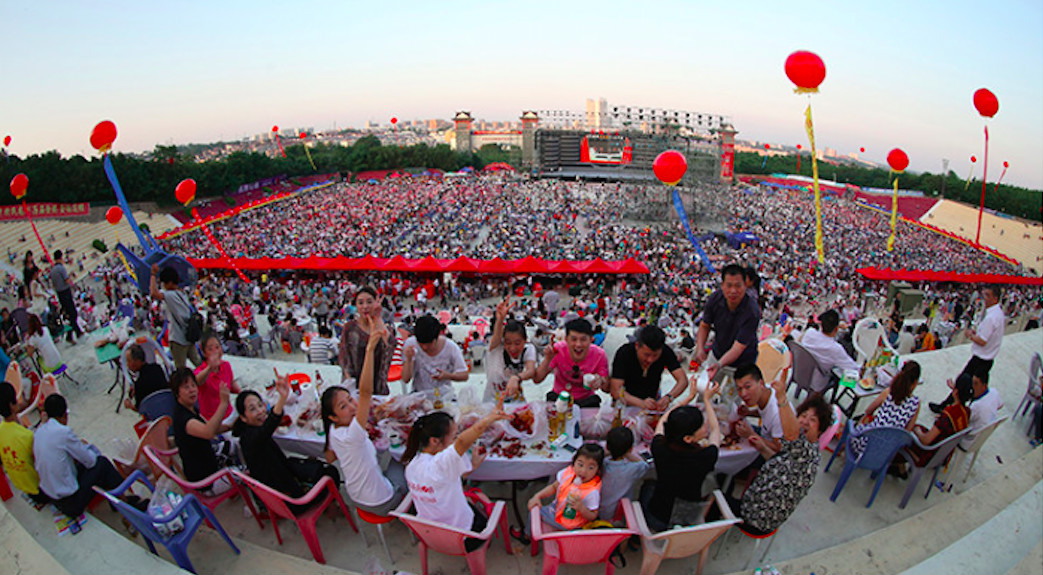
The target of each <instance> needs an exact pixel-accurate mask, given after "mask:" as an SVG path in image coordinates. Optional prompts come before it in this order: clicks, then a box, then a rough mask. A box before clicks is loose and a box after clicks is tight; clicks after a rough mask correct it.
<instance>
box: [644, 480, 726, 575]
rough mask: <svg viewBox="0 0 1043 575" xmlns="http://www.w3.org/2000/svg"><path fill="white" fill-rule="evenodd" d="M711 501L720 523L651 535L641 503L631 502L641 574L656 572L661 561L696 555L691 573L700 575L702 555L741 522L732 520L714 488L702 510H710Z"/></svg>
mask: <svg viewBox="0 0 1043 575" xmlns="http://www.w3.org/2000/svg"><path fill="white" fill-rule="evenodd" d="M714 502H715V503H716V504H717V507H718V508H720V510H721V519H720V520H718V521H712V522H710V523H703V524H701V525H694V526H692V527H681V528H678V529H669V530H667V531H661V532H659V533H652V531H651V530H650V529H649V528H648V525H647V524H646V523H645V515H644V513H643V512H642V511H641V504H640V503H639V502H637V501H634V502H633V503H632V504H631V505H633V508H634V515H633V517H634V521H635V523H636V524H637V525H636V528H637V531H638V534H639V535H640V536H641V543H642V548H643V550H644V554H643V556H642V558H641V575H653V574H654V573H655V572H656V570H657V569H659V564H660V563H661V562H662V561H663V559H681V558H684V557H691V556H692V555H695V554H698V555H699V563H698V566H697V567H696V570H695V573H696V575H700V574H701V573H702V572H703V566H704V565H705V564H706V558H707V553H706V552H707V550H709V548H710V545H712V544H713V542H714V541H716V540H717V538H719V537H720V536H721V535H723V534H724V533H725V532H726V531H728V529H729V528H731V526H732V525H735V524H736V523H741V522H742V519H739V518H737V517H735V514H734V513H732V510H731V508H729V507H728V502H727V501H726V500H725V499H724V494H723V493H721V490H720V489H714V491H713V499H712V500H711V503H710V505H707V507H706V511H709V510H710V506H711V505H713V503H714Z"/></svg>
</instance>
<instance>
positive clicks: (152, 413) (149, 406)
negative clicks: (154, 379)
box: [138, 389, 176, 421]
mask: <svg viewBox="0 0 1043 575" xmlns="http://www.w3.org/2000/svg"><path fill="white" fill-rule="evenodd" d="M175 404H176V401H175V399H174V392H173V391H171V390H169V389H161V390H159V391H153V392H152V393H150V394H148V396H146V397H145V399H142V400H141V405H140V406H139V407H138V413H140V414H141V416H142V417H144V418H145V419H146V420H148V421H154V420H156V419H159V418H160V417H163V416H164V415H166V416H169V417H170V418H173V417H174V406H175Z"/></svg>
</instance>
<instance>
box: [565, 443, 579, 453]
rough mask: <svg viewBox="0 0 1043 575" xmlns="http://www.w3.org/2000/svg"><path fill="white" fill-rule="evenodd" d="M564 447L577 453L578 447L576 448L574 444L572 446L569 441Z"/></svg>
mask: <svg viewBox="0 0 1043 575" xmlns="http://www.w3.org/2000/svg"><path fill="white" fill-rule="evenodd" d="M563 447H564V448H565V449H566V450H568V451H571V452H572V453H576V448H575V447H573V446H572V445H571V444H569V443H566V444H565V445H564V446H563Z"/></svg>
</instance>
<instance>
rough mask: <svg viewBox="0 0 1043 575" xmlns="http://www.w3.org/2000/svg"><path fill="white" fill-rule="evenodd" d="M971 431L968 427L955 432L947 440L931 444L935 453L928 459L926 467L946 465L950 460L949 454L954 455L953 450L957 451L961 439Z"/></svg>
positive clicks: (932, 467)
mask: <svg viewBox="0 0 1043 575" xmlns="http://www.w3.org/2000/svg"><path fill="white" fill-rule="evenodd" d="M970 432H971V429H970V428H969V427H968V428H966V429H962V430H960V431H959V432H958V433H954V434H952V435H950V436H949V437H946V438H945V441H942V442H941V443H936V444H934V445H932V446H930V447H931V448H932V449H933V450H934V455H932V456H931V459H930V460H928V461H927V465H925V466H924V468H926V469H934V468H935V467H938V466H939V465H944V464H945V462H946V461H948V460H949V456H950V455H952V452H953V451H956V446H957V445H959V444H960V441H961V440H962V439H963V438H964V437H966V436H967V434H968V433H970Z"/></svg>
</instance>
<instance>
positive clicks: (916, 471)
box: [898, 466, 930, 509]
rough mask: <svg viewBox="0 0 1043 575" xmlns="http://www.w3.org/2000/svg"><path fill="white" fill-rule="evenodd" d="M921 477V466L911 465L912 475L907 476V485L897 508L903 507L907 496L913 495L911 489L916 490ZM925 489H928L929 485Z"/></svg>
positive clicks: (907, 498) (907, 499) (906, 501)
mask: <svg viewBox="0 0 1043 575" xmlns="http://www.w3.org/2000/svg"><path fill="white" fill-rule="evenodd" d="M921 477H923V467H916V466H913V475H912V477H910V478H909V486H908V487H906V488H905V494H904V495H902V502H901V503H899V504H898V508H899V509H905V506H906V505H907V504H908V503H909V498H910V497H912V496H913V491H916V486H917V485H919V484H920V478H921ZM927 489H928V490H930V487H928V488H927Z"/></svg>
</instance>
